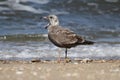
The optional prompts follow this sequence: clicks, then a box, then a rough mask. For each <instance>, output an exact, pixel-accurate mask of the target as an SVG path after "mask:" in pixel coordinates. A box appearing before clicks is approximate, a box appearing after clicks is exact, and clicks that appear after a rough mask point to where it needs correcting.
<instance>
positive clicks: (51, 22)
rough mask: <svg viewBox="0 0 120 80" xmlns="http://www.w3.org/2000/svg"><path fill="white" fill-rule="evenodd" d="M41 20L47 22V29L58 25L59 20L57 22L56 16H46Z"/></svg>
mask: <svg viewBox="0 0 120 80" xmlns="http://www.w3.org/2000/svg"><path fill="white" fill-rule="evenodd" d="M43 18H44V19H46V20H48V22H49V23H48V25H47V27H49V26H58V25H59V20H58V17H57V16H56V15H48V16H45V17H43Z"/></svg>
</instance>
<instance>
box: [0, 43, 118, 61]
mask: <svg viewBox="0 0 120 80" xmlns="http://www.w3.org/2000/svg"><path fill="white" fill-rule="evenodd" d="M0 43H1V45H0V59H9V58H23V59H26V58H38V57H39V58H42V57H48V58H49V57H56V58H57V57H58V55H59V54H58V48H57V47H55V46H54V45H52V44H49V43H40V42H26V43H14V42H8V43H7V42H0ZM68 56H69V57H86V58H92V57H100V58H102V57H103V58H104V57H108V58H109V57H110V58H112V57H113V58H114V57H116V56H117V57H120V44H116V45H115V44H114V45H110V44H95V45H89V46H77V47H75V48H71V49H69V50H68ZM61 57H64V50H62V51H61Z"/></svg>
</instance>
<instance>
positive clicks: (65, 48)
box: [65, 48, 67, 59]
mask: <svg viewBox="0 0 120 80" xmlns="http://www.w3.org/2000/svg"><path fill="white" fill-rule="evenodd" d="M65 59H67V48H65Z"/></svg>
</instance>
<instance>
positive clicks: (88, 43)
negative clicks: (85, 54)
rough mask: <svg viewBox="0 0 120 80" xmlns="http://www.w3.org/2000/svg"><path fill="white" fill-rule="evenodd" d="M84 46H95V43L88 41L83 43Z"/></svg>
mask: <svg viewBox="0 0 120 80" xmlns="http://www.w3.org/2000/svg"><path fill="white" fill-rule="evenodd" d="M81 44H82V45H92V44H94V42H93V41H87V40H85V41H84V42H83V43H81Z"/></svg>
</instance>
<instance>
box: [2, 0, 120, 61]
mask: <svg viewBox="0 0 120 80" xmlns="http://www.w3.org/2000/svg"><path fill="white" fill-rule="evenodd" d="M15 1H16V0H8V1H7V0H6V1H5V0H3V1H0V59H12V60H14V59H15V60H16V59H31V58H44V59H45V58H47V59H48V58H50V59H53V58H57V57H58V51H57V50H58V48H57V47H55V46H54V45H53V44H51V43H50V42H49V40H48V39H47V30H46V29H44V26H45V25H46V24H47V23H46V22H45V21H44V20H41V19H40V17H41V16H45V15H48V14H56V15H57V16H58V17H59V18H60V23H61V26H64V27H67V28H69V29H71V30H73V31H75V33H77V34H79V35H82V36H85V38H86V39H89V40H93V41H95V42H96V43H95V44H94V45H91V46H78V47H76V48H72V49H70V50H69V51H68V53H69V57H71V58H73V57H80V58H92V59H101V58H104V59H120V55H119V53H120V1H119V0H104V1H101V0H67V1H66V0H60V1H58V0H34V1H33V0H20V1H19V2H15ZM61 56H62V57H64V50H62V53H61Z"/></svg>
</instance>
